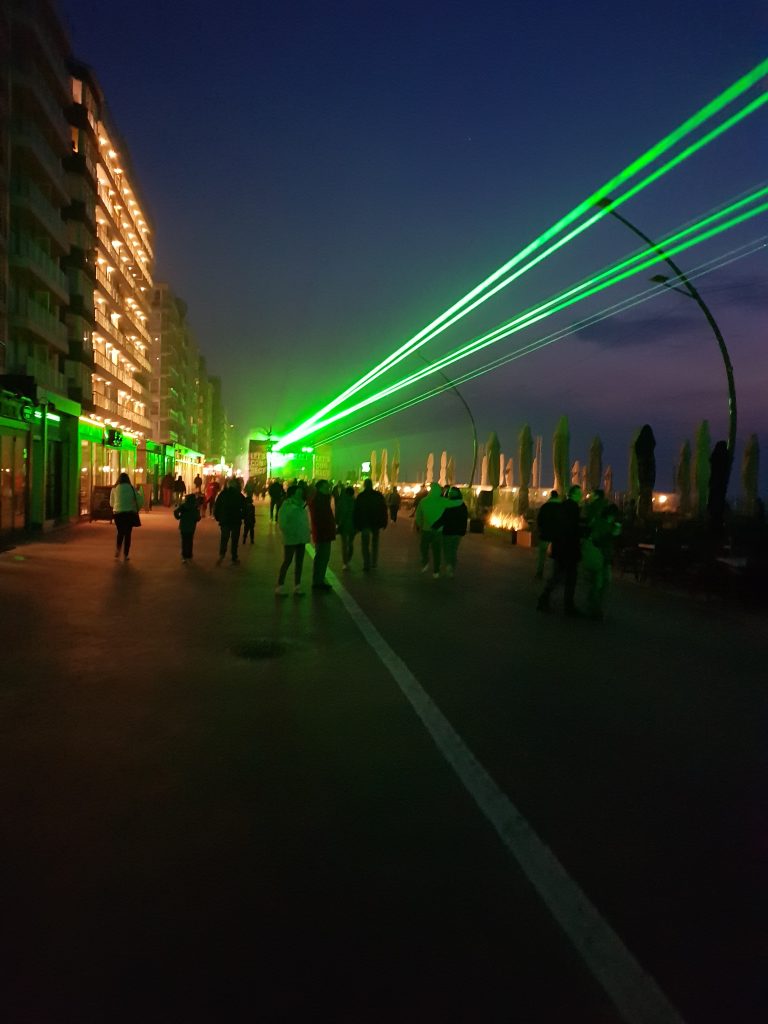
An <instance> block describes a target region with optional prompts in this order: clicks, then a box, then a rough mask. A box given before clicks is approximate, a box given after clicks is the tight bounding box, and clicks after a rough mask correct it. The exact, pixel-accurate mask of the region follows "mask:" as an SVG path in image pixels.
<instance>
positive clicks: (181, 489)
mask: <svg viewBox="0 0 768 1024" xmlns="http://www.w3.org/2000/svg"><path fill="white" fill-rule="evenodd" d="M186 493H187V485H186V484H185V483H184V480H183V479H182V477H181V474H179V475H178V476H177V477H176V479H175V480H174V482H173V500H174V503H175V504H176V505H177V506H178V505H180V504H181V503H182V501H183V500H184V495H185V494H186Z"/></svg>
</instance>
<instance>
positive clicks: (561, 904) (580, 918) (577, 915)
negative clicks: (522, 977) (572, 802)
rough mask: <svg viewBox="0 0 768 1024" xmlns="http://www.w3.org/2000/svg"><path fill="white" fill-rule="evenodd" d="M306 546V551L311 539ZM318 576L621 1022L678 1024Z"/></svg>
mask: <svg viewBox="0 0 768 1024" xmlns="http://www.w3.org/2000/svg"><path fill="white" fill-rule="evenodd" d="M309 550H310V554H311V555H312V556H313V557H314V550H313V548H312V546H311V545H309ZM326 578H327V579H328V581H329V582H330V583H331V585H332V586H333V589H334V591H335V592H336V594H337V595H338V597H339V599H340V600H341V602H342V604H343V605H344V607H345V608H346V610H347V611H348V612H349V614H350V616H351V618H352V620H353V622H354V623H355V625H356V626H357V628H358V629H359V630H360V632H361V633H362V634H363V636H364V637H365V639H366V640H367V642H368V643H369V645H370V646H371V647H372V648H373V650H374V651H375V652H376V654H377V655H378V657H379V659H380V660H381V662H382V663H383V664H384V665H385V666H386V668H387V669H388V670H389V672H390V673H391V675H392V676H393V678H394V679H395V681H396V683H397V685H398V686H399V687H400V689H401V690H402V692H403V694H404V695H405V697H407V699H408V700H409V702H410V703H411V706H412V707H413V709H414V711H415V712H416V714H417V715H418V716H419V718H420V719H421V721H422V723H423V725H424V727H425V728H426V730H427V732H428V733H429V735H430V736H431V737H432V739H433V740H434V742H435V744H436V745H437V747H438V749H439V750H440V752H441V753H442V755H443V756H444V757H445V759H446V761H448V763H449V764H450V766H451V767H452V768H453V770H454V772H455V773H456V774H457V775H458V777H459V779H460V780H461V782H462V783H463V784H464V786H465V787H466V789H467V790H468V791H469V793H470V795H471V796H472V797H473V799H474V801H475V803H476V804H477V806H478V807H479V808H480V810H481V811H482V812H483V814H484V815H485V816H486V818H487V819H488V820H489V821H490V823H491V824H492V825H493V827H494V828H495V829H496V831H497V832H498V834H499V836H500V838H501V841H502V842H503V843H504V845H505V846H506V847H507V848H508V849H509V850H510V851H511V853H512V854H513V855H514V857H515V859H516V860H517V862H518V864H519V865H520V867H521V868H522V870H523V872H524V873H525V875H526V877H527V878H528V880H529V882H530V883H531V885H533V887H534V888H535V889H536V891H537V892H538V894H539V896H540V897H541V898H542V900H543V901H544V903H545V904H546V906H547V908H548V909H549V911H550V913H551V914H552V916H553V917H554V918H555V920H556V921H557V922H558V924H559V925H560V926H561V928H562V929H563V931H564V932H565V933H566V935H567V936H568V938H569V939H570V940H571V942H572V943H573V945H574V946H575V947H576V949H577V950H578V952H579V953H580V954H581V956H582V958H583V960H584V962H585V963H586V965H587V967H588V968H589V970H590V971H591V972H592V974H593V975H594V977H595V978H596V979H597V981H598V982H599V983H600V984H601V985H602V987H603V989H604V990H605V992H606V993H607V995H608V996H609V998H610V999H611V1001H612V1002H613V1004H614V1006H615V1007H616V1008H617V1010H618V1011H619V1013H620V1014H621V1016H622V1018H623V1019H624V1020H625V1021H626V1022H627V1024H683V1018H682V1017H681V1016H680V1014H679V1013H678V1012H677V1010H676V1009H675V1008H674V1006H672V1004H671V1003H670V1002H669V1000H668V999H667V997H666V996H665V995H664V993H663V992H662V991H661V989H660V988H659V986H658V985H657V984H656V982H655V981H654V979H653V978H652V977H651V975H650V974H648V973H647V972H646V971H644V970H643V968H642V967H641V966H640V964H639V963H638V962H637V960H636V959H635V957H634V956H633V955H632V954H631V953H630V951H629V950H628V949H627V947H626V946H625V945H624V943H623V942H622V941H621V939H620V938H619V936H618V935H617V934H616V932H615V931H614V930H613V929H612V928H611V926H610V925H609V924H608V923H607V921H605V920H604V919H603V918H602V917H601V916H600V914H599V913H598V911H597V909H596V908H595V907H594V906H593V905H592V903H591V902H590V900H589V899H588V897H587V896H586V894H585V893H584V892H583V891H582V890H581V889H580V888H579V886H578V885H577V883H576V882H574V880H573V879H572V878H571V877H570V875H569V874H568V872H567V871H566V870H565V868H564V867H563V865H562V864H561V863H560V861H559V860H558V859H557V857H555V855H554V853H552V851H551V850H550V849H549V847H548V846H546V845H545V843H543V842H542V840H541V839H539V837H538V836H537V835H536V833H535V832H534V831H533V829H532V828H531V826H530V825H529V824H528V822H527V821H526V820H525V818H524V817H523V816H522V814H521V813H520V812H519V811H518V810H517V808H516V807H515V805H514V804H513V803H512V801H511V800H510V799H509V797H507V796H506V794H505V793H503V792H502V790H501V789H499V787H498V786H497V785H496V783H495V782H494V781H493V779H492V778H491V776H490V775H489V774H488V772H487V771H486V770H485V768H483V766H482V765H481V764H480V762H479V761H478V760H477V758H476V757H475V756H474V754H473V753H472V751H471V750H470V749H469V747H467V745H466V744H465V743H464V741H463V740H462V738H461V737H460V736H459V734H458V733H457V732H456V730H455V729H454V728H453V726H452V725H451V723H450V722H449V721H448V719H447V718H446V717H445V715H443V713H442V712H441V711H440V709H439V708H438V707H437V705H436V704H435V703H434V701H433V700H432V698H431V697H430V696H429V695H428V694H427V693H426V691H425V690H424V689H423V687H422V686H421V684H420V683H419V681H418V679H416V677H415V676H414V675H413V673H412V672H411V670H410V669H409V668H408V666H407V665H406V664H405V662H404V661H403V660H402V659H401V658H400V657H399V656H398V655H397V654H395V652H394V651H393V650H392V648H391V647H390V646H389V644H388V643H387V642H386V640H385V639H384V637H383V636H382V635H381V633H379V631H378V630H377V629H376V627H375V626H374V625H373V623H372V622H371V620H370V619H369V618H368V616H367V615H366V614H365V612H364V611H363V610H362V608H361V607H360V605H359V604H358V603H357V601H355V599H354V598H353V597H352V596H351V594H350V593H349V592H348V591H347V590H346V589H345V588H344V587H343V586H342V585H341V583H340V581H339V579H338V578H337V577H336V576H335V574H334V573H332V572H330V571H328V573H327V574H326Z"/></svg>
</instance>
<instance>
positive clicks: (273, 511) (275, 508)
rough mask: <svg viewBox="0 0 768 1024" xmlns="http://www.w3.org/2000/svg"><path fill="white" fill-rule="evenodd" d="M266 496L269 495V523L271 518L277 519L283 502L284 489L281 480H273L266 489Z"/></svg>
mask: <svg viewBox="0 0 768 1024" xmlns="http://www.w3.org/2000/svg"><path fill="white" fill-rule="evenodd" d="M267 494H268V495H269V521H270V523H271V522H272V520H273V518H274V519H277V513H278V512H279V511H280V506H281V505H282V504H283V502H284V501H285V489H284V488H283V482H282V480H273V481H272V483H271V484H270V485H269V487H268V488H267Z"/></svg>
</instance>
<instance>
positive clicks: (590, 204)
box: [275, 60, 768, 450]
mask: <svg viewBox="0 0 768 1024" xmlns="http://www.w3.org/2000/svg"><path fill="white" fill-rule="evenodd" d="M766 74H768V60H765V61H763V62H762V63H760V64H759V65H757V67H756V68H754V69H753V70H752V71H750V72H748V73H747V74H746V75H744V76H742V77H741V78H740V79H738V81H736V82H734V83H733V85H731V86H729V88H727V89H725V90H724V91H723V92H721V93H720V94H719V95H718V96H716V97H715V98H714V99H713V100H711V101H710V102H709V103H708V104H706V105H705V106H704V107H702V108H701V109H700V110H699V111H697V113H695V114H694V115H692V116H691V117H690V118H688V119H687V120H686V121H684V122H683V124H681V125H680V126H679V127H678V128H676V129H675V130H674V131H672V132H670V133H669V134H668V135H666V136H665V137H664V138H663V139H661V141H660V142H658V143H656V145H654V146H652V147H651V148H650V149H648V150H646V152H645V153H643V154H642V155H641V156H639V157H638V158H637V159H636V160H634V161H633V162H632V163H631V164H629V165H628V166H627V167H625V168H624V170H623V171H621V172H619V174H617V175H615V176H614V177H613V178H611V179H610V180H609V181H608V182H606V183H605V184H604V185H603V186H601V188H599V189H597V191H595V192H593V193H592V195H590V196H589V197H588V198H587V199H585V200H583V201H582V202H581V203H579V204H578V206H576V207H574V208H573V209H572V210H571V211H570V213H568V214H566V215H565V216H564V217H561V218H560V220H558V221H557V222H556V223H555V224H554V225H552V227H550V228H549V229H547V231H545V232H543V233H542V234H541V235H539V236H538V238H536V239H534V241H533V242H531V243H529V245H527V246H526V247H525V248H524V249H522V250H520V252H518V253H517V254H516V255H515V256H513V257H512V259H510V260H508V261H507V263H505V264H504V265H503V266H501V267H499V269H498V270H496V271H494V273H493V274H491V275H490V276H489V277H487V278H486V279H485V280H484V281H481V282H480V284H478V285H477V286H476V287H475V288H473V289H472V290H471V291H470V292H468V293H467V294H466V295H465V296H464V297H463V298H461V299H459V301H458V302H456V303H454V304H453V305H452V306H451V307H450V308H449V309H447V310H446V311H445V312H444V313H441V314H440V316H439V317H437V318H436V319H435V320H433V321H432V322H431V323H430V324H428V325H427V326H426V327H424V328H422V330H421V331H419V332H418V334H416V335H414V336H413V337H412V338H411V339H410V340H409V341H407V342H405V343H404V344H403V345H401V346H400V348H398V349H396V351H395V352H393V353H392V354H391V355H390V356H388V357H387V358H386V359H384V360H383V361H382V362H381V363H379V364H378V365H377V366H375V367H374V368H373V369H372V370H369V371H368V373H366V374H365V375H364V376H363V377H361V378H360V379H359V380H358V381H356V382H355V383H354V384H352V385H350V386H349V387H348V388H347V389H346V390H345V391H343V392H342V393H341V394H340V395H338V396H337V397H336V398H334V399H333V400H332V401H331V402H329V403H327V404H326V405H325V406H323V407H322V408H321V409H319V410H318V411H317V412H316V413H314V414H313V415H312V416H310V417H309V419H307V420H305V421H304V422H303V423H302V424H300V425H299V426H298V427H296V428H295V429H294V430H292V431H289V432H288V434H286V435H285V436H284V437H283V438H282V439H281V441H279V442H278V443H277V444H276V445H275V448H276V450H279V449H280V448H282V447H284V446H285V445H286V444H289V443H291V442H293V441H296V440H299V439H300V438H302V437H305V436H307V434H309V433H312V432H313V426H314V424H315V423H317V422H318V421H319V420H320V419H321V417H322V416H324V415H325V413H326V412H328V411H330V410H331V409H333V408H336V407H337V406H338V405H340V404H341V403H342V402H343V401H344V400H345V399H346V398H348V397H350V396H351V395H353V394H355V393H356V392H357V391H359V390H360V389H361V388H363V387H364V386H365V385H366V384H368V383H369V382H370V381H371V380H373V379H374V378H375V377H378V376H380V375H381V374H382V373H384V372H385V371H386V370H387V369H389V368H390V367H391V366H392V365H394V363H395V362H399V361H400V359H401V358H404V356H405V355H406V354H408V353H409V352H410V351H411V350H413V349H415V348H416V347H419V343H420V344H426V342H427V341H428V340H430V339H431V338H434V337H435V336H436V335H437V334H439V333H440V332H441V331H443V330H446V329H447V327H449V326H450V325H451V324H452V323H455V322H456V320H457V319H460V318H461V316H466V315H467V314H468V313H469V312H471V310H472V309H474V308H476V306H477V305H479V304H480V302H481V301H482V302H484V301H486V300H487V299H488V298H490V297H491V295H493V294H495V293H496V292H497V291H498V290H499V288H501V287H506V285H508V284H510V283H511V281H512V280H515V279H516V278H517V277H519V276H520V275H521V274H522V273H525V272H526V271H527V270H529V269H530V268H531V267H532V266H534V265H536V264H537V263H540V262H541V260H542V259H544V258H546V256H548V255H550V254H551V252H552V251H554V249H555V248H560V247H561V246H562V245H564V244H566V242H567V241H570V240H571V239H572V238H573V237H575V234H580V233H581V231H584V230H586V228H587V227H590V226H591V225H592V224H594V223H596V222H597V221H598V220H600V219H602V217H604V216H607V215H608V213H609V212H610V209H613V208H615V207H616V206H618V205H619V204H620V203H623V202H626V201H627V199H628V198H630V197H631V196H632V195H635V194H637V192H638V191H639V190H640V188H645V187H647V186H648V185H649V184H651V183H652V182H653V181H656V180H658V178H659V177H661V176H662V174H666V173H667V172H668V171H669V170H671V168H672V167H674V166H677V164H679V163H681V162H682V161H683V160H684V159H687V158H688V157H689V156H690V155H692V153H693V152H696V151H697V150H698V149H701V148H702V147H703V146H704V145H706V144H707V143H708V142H710V141H712V139H713V138H716V137H717V136H718V135H720V134H722V133H723V132H724V131H727V130H728V128H730V127H732V126H733V125H734V124H735V123H737V122H738V121H740V120H742V119H743V118H744V117H746V116H748V114H750V113H753V112H754V111H755V110H757V109H758V107H760V106H762V104H763V103H765V102H766V101H768V94H764V95H762V96H760V97H758V98H757V99H756V100H753V101H752V102H751V103H750V104H748V105H747V106H746V107H745V108H743V110H741V111H739V113H738V114H737V115H735V116H734V117H731V118H729V119H728V120H727V121H726V122H724V123H723V125H720V126H718V128H716V129H715V130H714V131H713V132H710V133H708V135H707V136H704V138H703V139H701V140H699V141H698V142H697V143H694V144H693V145H692V146H689V147H688V148H687V149H686V150H684V151H683V153H681V154H678V156H677V157H675V158H673V160H670V161H669V162H668V163H667V164H665V165H664V167H662V168H659V169H658V170H657V171H655V172H654V173H653V174H651V175H650V176H649V177H648V178H647V179H645V181H644V182H641V183H639V185H636V186H635V188H634V189H630V190H629V192H627V193H626V194H625V195H623V196H621V197H619V198H618V199H615V200H613V202H612V203H611V205H610V207H607V208H604V209H603V208H601V209H600V210H599V211H598V212H596V213H592V215H591V217H590V218H589V219H588V220H587V222H585V224H584V225H582V226H581V227H580V229H579V230H578V231H577V232H575V233H571V234H570V235H569V236H567V237H566V238H565V239H562V240H560V242H559V243H558V245H557V246H554V247H551V248H550V249H549V250H548V251H547V252H546V253H544V254H541V255H540V257H539V258H537V259H536V260H534V261H531V262H530V264H529V265H527V266H526V267H524V268H521V269H520V271H518V273H517V274H516V275H513V276H512V277H510V278H509V279H508V280H507V281H506V282H504V283H503V284H501V285H499V286H498V287H497V288H495V289H493V290H492V291H489V292H488V293H487V294H486V295H485V296H484V297H483V298H482V299H481V300H479V301H478V302H474V303H473V302H472V300H473V299H475V298H476V297H478V296H480V295H481V294H482V293H484V292H486V290H487V289H489V287H490V285H492V284H494V282H496V281H498V279H499V278H501V277H503V276H504V274H506V273H507V272H508V271H509V270H511V269H512V267H515V266H517V265H518V264H519V263H521V262H522V261H523V260H524V259H525V258H526V257H527V256H529V255H530V254H531V253H533V252H535V251H536V250H537V249H540V248H541V247H542V246H543V245H544V244H545V243H546V242H548V241H549V240H550V239H552V238H553V237H554V236H555V235H557V234H558V233H559V232H560V231H562V230H563V229H564V228H566V227H568V226H569V225H570V224H572V223H573V222H574V221H575V220H577V219H578V218H579V217H581V216H582V214H584V213H587V212H589V211H592V210H593V209H594V207H595V205H596V203H598V202H599V200H601V199H604V198H606V197H607V196H608V195H609V194H610V192H611V191H612V190H614V189H616V188H617V187H618V186H620V185H622V184H624V182H626V181H628V180H629V179H630V178H633V177H634V176H635V175H636V174H638V173H639V172H640V171H641V170H642V169H643V168H645V167H646V166H648V164H650V163H652V162H653V161H654V160H656V159H658V158H659V157H660V156H661V155H662V154H664V153H666V152H667V151H668V150H669V149H671V148H672V146H674V145H676V144H677V143H678V142H679V141H681V140H682V139H683V138H685V136H686V135H689V134H690V133H691V132H692V131H693V130H695V129H696V128H698V127H699V126H700V125H702V124H703V123H704V122H706V121H708V120H709V119H710V118H711V117H713V116H714V115H715V114H717V113H719V111H721V110H722V109H723V108H724V107H726V106H728V105H729V104H730V103H732V102H733V101H734V100H735V99H737V98H738V97H739V96H741V95H743V93H745V92H746V91H748V90H749V89H750V88H752V86H754V85H755V84H756V83H757V82H759V81H760V80H761V79H762V78H764V77H765V76H766ZM470 304H471V305H470ZM465 307H468V308H465ZM459 311H462V312H461V315H460V316H454V314H457V313H458V312H459ZM451 317H453V319H451ZM448 321H450V322H448ZM427 335H429V337H427Z"/></svg>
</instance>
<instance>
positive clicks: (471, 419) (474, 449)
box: [416, 352, 477, 487]
mask: <svg viewBox="0 0 768 1024" xmlns="http://www.w3.org/2000/svg"><path fill="white" fill-rule="evenodd" d="M416 355H417V356H418V357H419V359H422V360H423V361H424V362H425V363H426V364H427V365H428V366H429V365H431V364H430V362H429V360H428V359H427V357H426V356H425V355H423V354H422V353H421V352H417V353H416ZM437 372H438V373H439V374H440V376H441V377H442V378H443V380H444V381H445V382H446V383H447V384H449V385H450V387H451V391H454V392H455V393H456V397H457V398H458V400H459V401H460V402H461V404H462V405H463V406H464V408H465V409H466V410H467V416H469V422H470V423H471V424H472V472H471V473H470V475H469V486H470V487H471V486H472V485H473V484H474V482H475V470H476V469H477V424H476V423H475V417H474V416H473V415H472V410H471V409H470V408H469V406H468V405H467V402H466V399H465V398H464V395H462V393H461V392H460V391H459V389H458V388H457V387H456V385H455V384H454V383H453V381H452V380H451V378H450V377H447V376H446V375H445V374H444V373H443V371H442V370H438V371H437Z"/></svg>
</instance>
